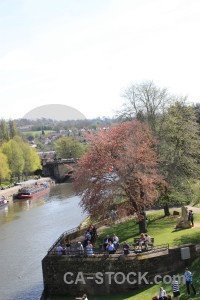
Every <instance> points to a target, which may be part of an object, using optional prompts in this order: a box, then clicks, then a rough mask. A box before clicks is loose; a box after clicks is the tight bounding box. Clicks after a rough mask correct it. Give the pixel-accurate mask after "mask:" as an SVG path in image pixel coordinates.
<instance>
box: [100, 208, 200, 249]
mask: <svg viewBox="0 0 200 300" xmlns="http://www.w3.org/2000/svg"><path fill="white" fill-rule="evenodd" d="M148 218H149V219H150V223H149V224H148V234H149V235H150V236H151V237H154V241H155V245H160V244H165V243H169V246H178V245H181V244H188V243H195V244H196V243H199V242H200V234H199V232H200V229H199V228H189V229H175V225H176V223H177V216H172V215H171V216H169V217H163V212H156V213H151V214H150V215H148ZM195 222H196V223H200V216H199V215H197V214H194V223H195ZM107 234H109V235H110V236H111V237H112V236H113V234H116V235H117V236H118V237H119V240H120V244H123V242H124V241H127V242H128V243H129V244H130V245H131V244H132V243H133V239H134V237H139V230H138V224H137V222H136V220H135V219H133V220H129V221H126V222H124V223H121V224H116V225H113V226H111V227H109V228H107V229H106V230H105V231H104V232H102V233H101V234H100V235H99V237H98V240H97V245H98V244H99V243H101V242H102V239H104V238H105V236H106V235H107Z"/></svg>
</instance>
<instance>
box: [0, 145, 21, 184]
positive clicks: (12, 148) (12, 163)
mask: <svg viewBox="0 0 200 300" xmlns="http://www.w3.org/2000/svg"><path fill="white" fill-rule="evenodd" d="M1 149H2V152H3V153H4V154H5V155H6V156H7V159H8V165H9V169H10V170H11V176H15V175H16V176H17V177H18V180H20V176H21V174H22V172H23V169H24V164H25V161H24V158H23V151H22V150H21V148H20V146H19V145H18V143H17V142H16V141H14V140H10V141H9V142H7V143H4V144H3V145H2V147H1Z"/></svg>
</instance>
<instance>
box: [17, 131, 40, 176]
mask: <svg viewBox="0 0 200 300" xmlns="http://www.w3.org/2000/svg"><path fill="white" fill-rule="evenodd" d="M14 141H16V142H17V144H18V145H19V146H20V148H21V150H22V152H23V158H24V169H23V173H24V174H26V175H28V174H30V173H33V172H35V171H36V170H39V169H41V168H42V166H41V162H40V158H39V156H38V154H37V152H36V150H35V149H34V148H31V147H30V146H29V145H28V144H27V143H25V142H24V141H23V139H22V138H21V137H20V136H15V137H14Z"/></svg>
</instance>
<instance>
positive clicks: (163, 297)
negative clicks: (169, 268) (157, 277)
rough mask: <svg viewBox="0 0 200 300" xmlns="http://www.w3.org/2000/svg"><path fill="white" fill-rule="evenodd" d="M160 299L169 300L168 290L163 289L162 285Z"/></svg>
mask: <svg viewBox="0 0 200 300" xmlns="http://www.w3.org/2000/svg"><path fill="white" fill-rule="evenodd" d="M158 299H159V300H167V295H166V291H165V290H164V289H163V287H160V291H159V294H158Z"/></svg>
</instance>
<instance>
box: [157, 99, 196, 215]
mask: <svg viewBox="0 0 200 300" xmlns="http://www.w3.org/2000/svg"><path fill="white" fill-rule="evenodd" d="M158 124H159V126H158V127H157V136H158V138H159V141H160V143H159V145H158V151H159V154H160V164H161V169H162V173H163V175H164V178H165V180H166V181H167V182H168V185H169V186H168V188H166V193H165V195H164V196H163V198H162V201H164V203H165V208H166V210H165V214H169V212H168V210H167V204H169V203H171V204H173V203H174V201H177V200H178V199H180V201H181V199H182V202H184V201H185V196H186V197H187V198H189V197H191V194H192V190H191V187H190V179H191V178H198V177H199V175H200V171H199V158H200V139H199V125H198V123H197V120H196V114H195V108H194V107H193V106H188V105H186V102H185V99H182V100H181V101H177V102H176V103H175V104H174V105H173V106H171V107H169V109H168V112H167V113H165V114H163V115H162V116H160V122H159V123H158ZM178 194H180V195H182V196H181V197H178ZM174 196H175V197H174Z"/></svg>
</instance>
